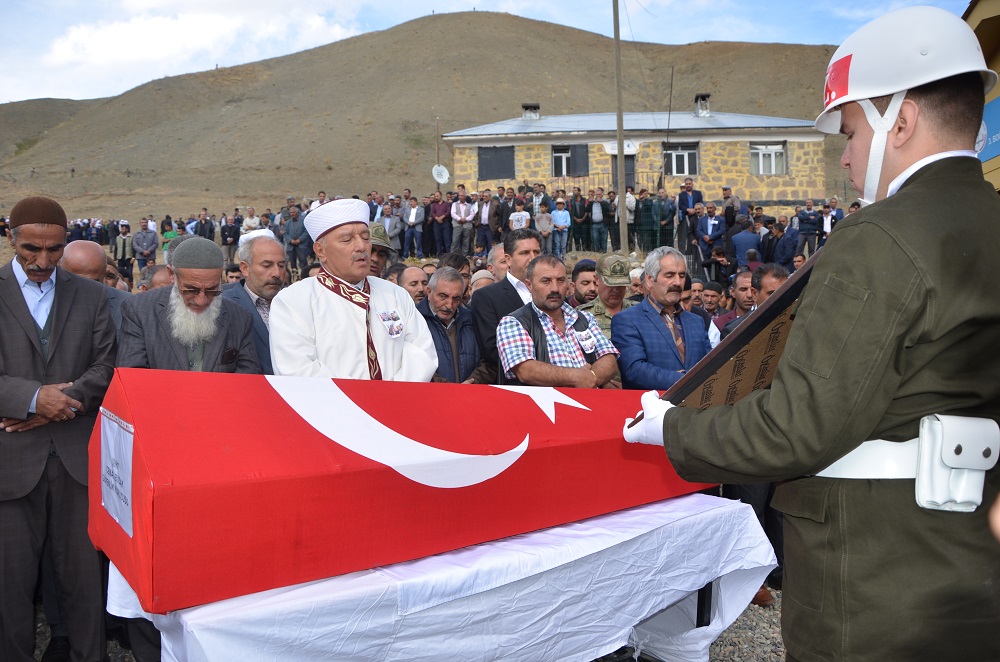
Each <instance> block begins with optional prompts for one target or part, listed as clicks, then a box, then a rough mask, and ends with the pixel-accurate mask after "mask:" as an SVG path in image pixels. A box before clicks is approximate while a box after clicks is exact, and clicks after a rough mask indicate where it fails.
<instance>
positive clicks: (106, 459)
mask: <svg viewBox="0 0 1000 662" xmlns="http://www.w3.org/2000/svg"><path fill="white" fill-rule="evenodd" d="M132 434H133V429H132V426H131V425H129V424H128V423H126V422H125V421H123V420H121V419H120V418H118V417H117V416H115V415H114V414H112V413H111V412H109V411H108V410H107V409H104V408H103V407H102V408H101V505H102V506H104V509H105V510H106V511H107V512H108V515H110V516H111V518H112V519H114V520H115V521H116V522H118V524H119V526H121V527H122V530H123V531H125V533H127V534H128V536H129V537H130V538H131V537H132Z"/></svg>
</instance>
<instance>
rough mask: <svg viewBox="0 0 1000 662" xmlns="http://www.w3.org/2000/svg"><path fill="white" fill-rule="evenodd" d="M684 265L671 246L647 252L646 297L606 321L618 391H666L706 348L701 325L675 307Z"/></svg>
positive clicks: (707, 350) (678, 298)
mask: <svg viewBox="0 0 1000 662" xmlns="http://www.w3.org/2000/svg"><path fill="white" fill-rule="evenodd" d="M685 264H686V263H685V260H684V255H683V254H682V253H681V252H680V251H678V250H677V249H675V248H670V247H669V246H661V247H659V248H657V249H656V250H654V251H652V252H651V253H650V254H649V255H648V256H647V257H646V263H645V265H644V272H645V275H644V278H645V281H646V288H647V290H648V291H649V294H648V295H647V296H646V298H645V299H643V300H642V302H641V303H639V305H637V306H632V307H631V308H628V309H626V310H623V311H621V312H620V313H618V314H617V315H615V316H614V317H612V318H611V343H612V344H613V345H614V346H615V347H616V348H617V349H618V351H619V353H620V354H619V356H618V368H619V370H620V371H621V376H622V387H623V388H630V389H641V390H650V389H657V390H660V391H662V390H666V389H668V388H670V387H671V386H673V385H674V382H676V381H677V380H678V379H680V378H681V376H682V375H683V374H684V373H685V372H687V371H688V370H690V369H691V368H693V367H694V365H695V364H696V363H698V361H700V360H701V359H702V357H704V356H705V355H706V354H708V352H709V350H710V349H711V347H710V346H709V343H708V332H707V331H706V330H705V322H704V321H703V320H702V318H700V317H699V316H697V315H695V314H694V313H689V312H687V311H686V310H684V309H683V308H682V307H681V305H680V301H681V295H682V294H683V290H684V276H685V274H686V267H685Z"/></svg>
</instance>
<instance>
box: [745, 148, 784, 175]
mask: <svg viewBox="0 0 1000 662" xmlns="http://www.w3.org/2000/svg"><path fill="white" fill-rule="evenodd" d="M750 174H751V175H784V174H785V144H784V143H771V144H764V143H750Z"/></svg>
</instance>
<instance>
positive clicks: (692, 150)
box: [663, 143, 698, 177]
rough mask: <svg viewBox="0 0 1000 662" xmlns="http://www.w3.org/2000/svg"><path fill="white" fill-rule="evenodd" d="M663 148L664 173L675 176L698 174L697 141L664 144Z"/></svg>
mask: <svg viewBox="0 0 1000 662" xmlns="http://www.w3.org/2000/svg"><path fill="white" fill-rule="evenodd" d="M663 149H664V151H665V152H666V154H665V155H664V157H663V159H664V162H663V171H664V173H665V174H667V175H673V176H676V177H682V176H684V177H686V176H688V175H697V174H698V143H683V144H677V145H664V146H663Z"/></svg>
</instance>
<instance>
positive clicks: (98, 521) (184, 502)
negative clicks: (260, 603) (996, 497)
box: [88, 369, 707, 614]
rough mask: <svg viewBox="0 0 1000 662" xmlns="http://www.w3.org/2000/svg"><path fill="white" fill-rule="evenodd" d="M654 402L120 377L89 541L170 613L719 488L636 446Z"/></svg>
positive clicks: (99, 446)
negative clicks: (639, 423)
mask: <svg viewBox="0 0 1000 662" xmlns="http://www.w3.org/2000/svg"><path fill="white" fill-rule="evenodd" d="M640 395H641V393H640V392H639V391H613V390H584V389H552V388H530V387H501V386H469V385H451V384H415V383H397V382H370V381H354V380H327V379H308V378H296V377H266V376H260V375H223V374H213V373H188V372H171V371H158V370H137V369H119V370H117V371H116V372H115V377H114V380H113V381H112V384H111V387H110V388H109V389H108V393H107V397H106V398H105V401H104V405H103V407H102V411H101V414H100V416H99V418H98V422H97V424H96V425H95V427H94V433H93V436H92V437H91V440H90V475H89V479H90V480H89V488H88V489H89V491H90V524H89V526H90V535H91V538H92V539H93V541H94V544H95V545H96V546H97V547H98V548H99V549H101V550H103V551H104V552H105V553H106V554H107V555H108V556H109V557H110V558H111V560H112V561H113V562H114V563H115V565H116V566H117V567H118V568H119V570H120V571H121V572H122V574H123V575H124V576H125V578H126V579H127V580H128V581H129V583H130V584H131V586H132V587H133V588H134V589H135V591H136V593H137V594H138V596H139V601H140V603H141V605H142V606H143V608H144V609H146V610H147V611H149V612H154V613H161V614H162V613H166V612H168V611H172V610H176V609H181V608H185V607H191V606H194V605H198V604H203V603H207V602H214V601H217V600H222V599H226V598H231V597H235V596H239V595H245V594H248V593H254V592H257V591H263V590H266V589H271V588H276V587H280V586H287V585H291V584H297V583H301V582H306V581H311V580H315V579H321V578H325V577H331V576H334V575H340V574H344V573H348V572H353V571H357V570H363V569H369V568H374V567H377V566H382V565H387V564H390V563H397V562H400V561H406V560H411V559H415V558H420V557H424V556H428V555H431V554H437V553H440V552H445V551H448V550H452V549H458V548H461V547H465V546H468V545H473V544H478V543H481V542H485V541H488V540H494V539H498V538H503V537H507V536H511V535H515V534H518V533H524V532H528V531H533V530H537V529H542V528H546V527H550V526H554V525H557V524H562V523H566V522H572V521H577V520H580V519H584V518H587V517H592V516H594V515H599V514H603V513H608V512H612V511H616V510H621V509H623V508H629V507H632V506H636V505H640V504H645V503H650V502H653V501H658V500H661V499H665V498H668V497H672V496H677V495H681V494H687V493H690V492H694V491H697V490H700V489H703V488H705V487H707V485H704V484H698V483H688V482H686V481H683V480H681V479H680V478H679V477H678V476H677V475H676V474H675V473H674V471H673V469H672V468H671V466H670V464H669V462H667V461H666V458H665V456H664V451H663V449H662V448H658V447H651V446H646V445H642V444H627V443H625V442H624V441H623V440H622V436H621V428H622V423H623V421H624V419H625V418H626V417H628V416H634V415H635V412H636V411H638V410H639V409H640V405H639V397H640Z"/></svg>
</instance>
